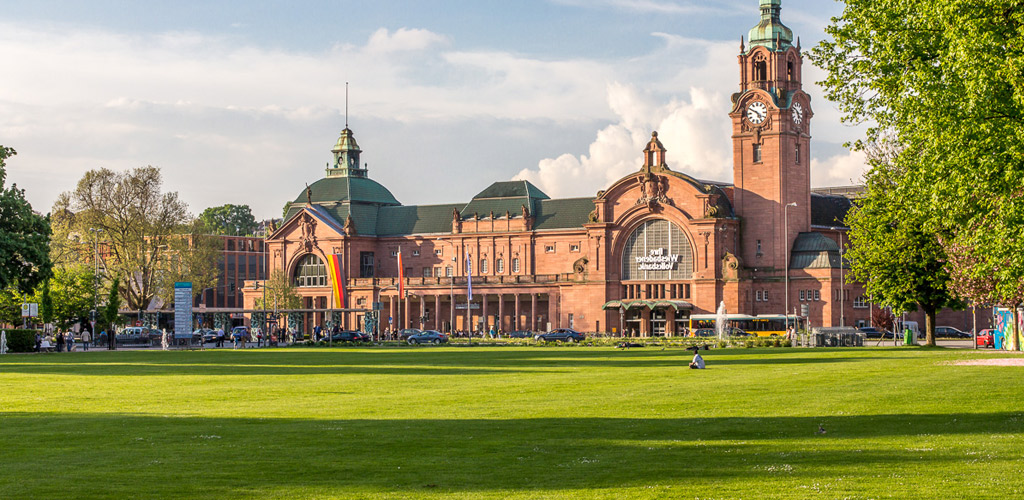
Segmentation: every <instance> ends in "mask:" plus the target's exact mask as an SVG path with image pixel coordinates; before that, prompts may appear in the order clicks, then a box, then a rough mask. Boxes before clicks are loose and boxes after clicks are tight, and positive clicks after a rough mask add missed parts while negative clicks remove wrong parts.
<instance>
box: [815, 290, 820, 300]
mask: <svg viewBox="0 0 1024 500" xmlns="http://www.w3.org/2000/svg"><path fill="white" fill-rule="evenodd" d="M814 300H821V290H815V291H814Z"/></svg>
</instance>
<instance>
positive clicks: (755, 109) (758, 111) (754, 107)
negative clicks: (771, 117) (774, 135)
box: [747, 101, 768, 125]
mask: <svg viewBox="0 0 1024 500" xmlns="http://www.w3.org/2000/svg"><path fill="white" fill-rule="evenodd" d="M765 118H768V106H765V104H764V103H763V102H760V101H757V102H753V103H751V104H750V106H747V119H748V120H750V123H753V124H755V125H758V124H760V123H762V122H764V120H765Z"/></svg>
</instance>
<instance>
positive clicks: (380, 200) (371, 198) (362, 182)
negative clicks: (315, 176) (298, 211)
mask: <svg viewBox="0 0 1024 500" xmlns="http://www.w3.org/2000/svg"><path fill="white" fill-rule="evenodd" d="M309 190H310V191H311V193H310V196H309V199H310V200H312V202H313V203H337V202H342V201H349V202H355V203H374V204H378V205H401V203H399V202H398V200H396V199H395V196H394V195H392V194H391V191H388V188H386V187H384V186H383V185H381V184H380V183H379V182H377V181H375V180H373V179H370V178H367V177H325V178H323V179H320V180H318V181H316V182H314V183H313V185H312V186H309ZM306 201H307V197H306V190H305V189H303V190H302V192H301V193H299V196H298V197H297V198H295V203H306Z"/></svg>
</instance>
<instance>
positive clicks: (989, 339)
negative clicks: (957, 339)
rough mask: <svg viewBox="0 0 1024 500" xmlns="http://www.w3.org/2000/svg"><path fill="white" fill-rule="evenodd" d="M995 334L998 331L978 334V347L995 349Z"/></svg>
mask: <svg viewBox="0 0 1024 500" xmlns="http://www.w3.org/2000/svg"><path fill="white" fill-rule="evenodd" d="M995 333H996V331H995V330H991V329H988V330H982V331H980V332H978V337H977V340H976V342H977V343H978V347H995V346H996V343H995Z"/></svg>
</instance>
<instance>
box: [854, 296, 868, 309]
mask: <svg viewBox="0 0 1024 500" xmlns="http://www.w3.org/2000/svg"><path fill="white" fill-rule="evenodd" d="M869 304H870V302H869V301H868V297H867V296H866V295H860V296H858V297H857V298H855V299H853V308H854V309H867V308H868V306H869Z"/></svg>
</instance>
